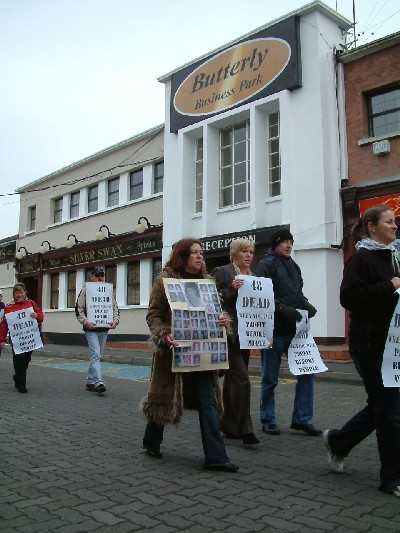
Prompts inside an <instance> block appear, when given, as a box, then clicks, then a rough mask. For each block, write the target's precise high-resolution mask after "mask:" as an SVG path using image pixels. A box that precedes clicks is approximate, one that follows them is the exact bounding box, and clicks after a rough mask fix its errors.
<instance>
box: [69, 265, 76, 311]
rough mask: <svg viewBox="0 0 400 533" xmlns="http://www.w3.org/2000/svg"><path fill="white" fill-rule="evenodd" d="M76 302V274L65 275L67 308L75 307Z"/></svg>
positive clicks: (73, 272)
mask: <svg viewBox="0 0 400 533" xmlns="http://www.w3.org/2000/svg"><path fill="white" fill-rule="evenodd" d="M75 300H76V272H75V271H72V272H68V273H67V307H68V308H69V309H70V308H72V307H75Z"/></svg>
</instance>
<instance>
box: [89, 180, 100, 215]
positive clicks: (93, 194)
mask: <svg viewBox="0 0 400 533" xmlns="http://www.w3.org/2000/svg"><path fill="white" fill-rule="evenodd" d="M98 208H99V186H98V185H92V186H91V187H89V188H88V213H94V212H95V211H97V210H98Z"/></svg>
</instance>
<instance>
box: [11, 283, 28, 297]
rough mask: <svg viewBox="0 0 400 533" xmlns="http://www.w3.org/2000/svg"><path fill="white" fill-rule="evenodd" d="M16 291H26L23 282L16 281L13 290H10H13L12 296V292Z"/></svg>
mask: <svg viewBox="0 0 400 533" xmlns="http://www.w3.org/2000/svg"><path fill="white" fill-rule="evenodd" d="M17 291H23V292H25V293H26V287H25V285H24V284H23V283H16V284H15V285H14V287H13V290H12V292H13V296H14V294H15V293H16V292H17Z"/></svg>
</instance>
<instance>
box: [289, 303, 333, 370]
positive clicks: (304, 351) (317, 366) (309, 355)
mask: <svg viewBox="0 0 400 533" xmlns="http://www.w3.org/2000/svg"><path fill="white" fill-rule="evenodd" d="M297 311H298V312H299V313H300V314H301V316H302V319H301V320H300V321H299V322H296V334H295V336H294V337H293V339H292V341H291V343H290V345H289V349H288V364H289V370H290V372H291V373H292V374H294V375H295V376H301V375H303V374H318V373H319V372H326V371H327V370H328V368H327V367H326V366H325V364H324V362H323V361H322V359H321V355H320V353H319V350H318V347H317V345H316V344H315V340H314V338H313V336H312V335H311V332H310V319H309V318H308V311H304V310H303V309H297Z"/></svg>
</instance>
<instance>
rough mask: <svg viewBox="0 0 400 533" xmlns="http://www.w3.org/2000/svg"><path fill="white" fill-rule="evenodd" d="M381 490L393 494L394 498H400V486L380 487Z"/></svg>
mask: <svg viewBox="0 0 400 533" xmlns="http://www.w3.org/2000/svg"><path fill="white" fill-rule="evenodd" d="M380 490H381V491H382V492H386V494H392V495H393V496H397V497H398V498H400V485H396V486H395V487H391V488H385V487H380Z"/></svg>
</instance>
